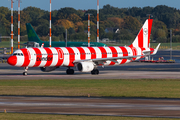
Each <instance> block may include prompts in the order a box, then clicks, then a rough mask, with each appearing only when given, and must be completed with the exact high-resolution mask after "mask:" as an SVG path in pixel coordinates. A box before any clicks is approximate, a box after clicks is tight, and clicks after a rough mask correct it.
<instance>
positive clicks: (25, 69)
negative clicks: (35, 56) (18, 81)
mask: <svg viewBox="0 0 180 120" xmlns="http://www.w3.org/2000/svg"><path fill="white" fill-rule="evenodd" d="M27 70H28V67H25V68H24V72H23V75H24V76H27Z"/></svg>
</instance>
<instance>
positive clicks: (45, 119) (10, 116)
mask: <svg viewBox="0 0 180 120" xmlns="http://www.w3.org/2000/svg"><path fill="white" fill-rule="evenodd" d="M0 118H1V119H2V120H169V118H136V117H111V116H81V115H46V114H19V113H0ZM171 120H173V119H172V118H171ZM174 120H175V119H174Z"/></svg>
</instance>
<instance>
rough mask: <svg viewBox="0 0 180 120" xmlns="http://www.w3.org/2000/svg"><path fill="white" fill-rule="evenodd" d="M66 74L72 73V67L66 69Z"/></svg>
mask: <svg viewBox="0 0 180 120" xmlns="http://www.w3.org/2000/svg"><path fill="white" fill-rule="evenodd" d="M66 74H68V75H72V74H74V70H73V69H70V68H68V69H67V70H66Z"/></svg>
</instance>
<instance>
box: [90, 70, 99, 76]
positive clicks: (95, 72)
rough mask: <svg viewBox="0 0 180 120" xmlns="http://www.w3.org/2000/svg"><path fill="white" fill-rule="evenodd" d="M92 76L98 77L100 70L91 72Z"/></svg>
mask: <svg viewBox="0 0 180 120" xmlns="http://www.w3.org/2000/svg"><path fill="white" fill-rule="evenodd" d="M91 74H92V75H98V74H99V70H98V69H94V70H92V71H91Z"/></svg>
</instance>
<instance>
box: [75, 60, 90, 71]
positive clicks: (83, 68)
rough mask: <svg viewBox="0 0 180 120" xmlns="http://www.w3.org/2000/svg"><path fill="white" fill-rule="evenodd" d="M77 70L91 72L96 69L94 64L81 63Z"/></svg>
mask: <svg viewBox="0 0 180 120" xmlns="http://www.w3.org/2000/svg"><path fill="white" fill-rule="evenodd" d="M77 69H78V70H79V71H81V72H90V71H92V70H93V69H94V64H93V63H92V62H80V63H78V64H77Z"/></svg>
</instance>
